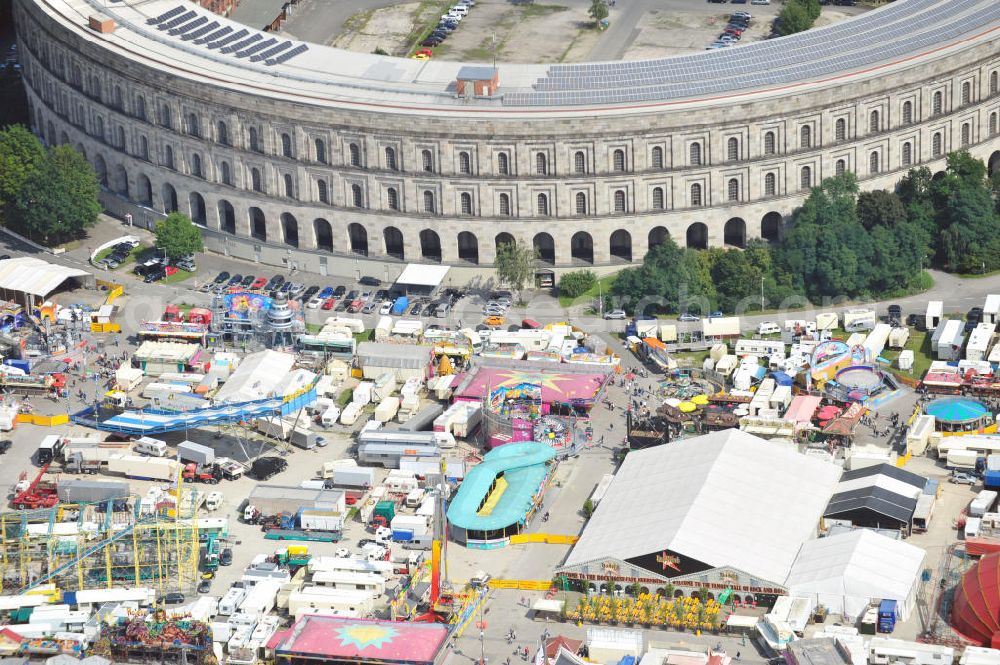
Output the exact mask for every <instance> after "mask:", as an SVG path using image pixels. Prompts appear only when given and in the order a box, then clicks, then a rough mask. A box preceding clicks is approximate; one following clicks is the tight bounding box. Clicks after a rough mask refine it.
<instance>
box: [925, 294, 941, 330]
mask: <svg viewBox="0 0 1000 665" xmlns="http://www.w3.org/2000/svg"><path fill="white" fill-rule="evenodd" d="M942 318H944V302H942V301H940V300H931V301H930V302H928V303H927V313H926V314H924V327H925V328H926V329H927V330H934V329H935V328H937V327H938V325H939V324H940V323H941V319H942Z"/></svg>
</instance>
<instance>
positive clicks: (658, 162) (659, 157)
mask: <svg viewBox="0 0 1000 665" xmlns="http://www.w3.org/2000/svg"><path fill="white" fill-rule="evenodd" d="M650 162H651V163H652V165H653V168H654V169H662V168H663V148H661V147H660V146H658V145H657V146H653V158H652V159H651V160H650Z"/></svg>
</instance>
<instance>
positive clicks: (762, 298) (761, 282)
mask: <svg viewBox="0 0 1000 665" xmlns="http://www.w3.org/2000/svg"><path fill="white" fill-rule="evenodd" d="M760 313H761V314H763V313H764V276H763V275H761V276H760Z"/></svg>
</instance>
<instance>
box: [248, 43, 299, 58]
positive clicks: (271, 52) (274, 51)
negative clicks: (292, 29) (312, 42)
mask: <svg viewBox="0 0 1000 665" xmlns="http://www.w3.org/2000/svg"><path fill="white" fill-rule="evenodd" d="M291 45H292V42H281V43H280V44H278V45H277V46H275V47H274V48H269V49H267V50H266V51H263V52H261V53H257V54H255V55H253V56H252V57H251V58H250V62H260V61H261V60H266V59H268V58H273V57H274V56H275V55H277V54H279V53H281V52H282V51H284V50H285V49H286V48H289V47H291Z"/></svg>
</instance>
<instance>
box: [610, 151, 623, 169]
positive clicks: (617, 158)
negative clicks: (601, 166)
mask: <svg viewBox="0 0 1000 665" xmlns="http://www.w3.org/2000/svg"><path fill="white" fill-rule="evenodd" d="M611 161H612V169H614V171H616V172H618V173H621V172H622V171H624V170H625V151H624V150H615V152H614V154H613V155H612V160H611Z"/></svg>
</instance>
